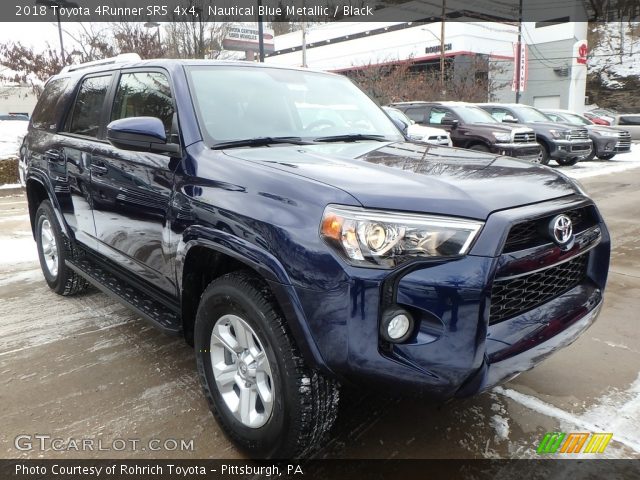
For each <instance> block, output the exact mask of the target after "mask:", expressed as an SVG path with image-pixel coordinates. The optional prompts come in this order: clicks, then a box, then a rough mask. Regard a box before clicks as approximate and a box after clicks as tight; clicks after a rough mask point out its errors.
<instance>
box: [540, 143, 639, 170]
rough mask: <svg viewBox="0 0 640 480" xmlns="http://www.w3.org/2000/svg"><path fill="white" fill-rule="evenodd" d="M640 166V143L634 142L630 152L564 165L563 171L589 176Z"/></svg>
mask: <svg viewBox="0 0 640 480" xmlns="http://www.w3.org/2000/svg"><path fill="white" fill-rule="evenodd" d="M552 163H553V162H552ZM638 167H640V143H633V144H632V145H631V151H630V152H628V153H622V154H619V155H616V156H615V157H613V158H612V159H611V160H599V159H594V160H591V161H589V162H578V163H576V164H575V165H573V166H571V167H562V168H561V171H562V173H566V174H567V175H569V176H570V177H572V178H587V177H596V176H598V175H608V174H610V173H619V172H624V171H625V170H630V169H632V168H638Z"/></svg>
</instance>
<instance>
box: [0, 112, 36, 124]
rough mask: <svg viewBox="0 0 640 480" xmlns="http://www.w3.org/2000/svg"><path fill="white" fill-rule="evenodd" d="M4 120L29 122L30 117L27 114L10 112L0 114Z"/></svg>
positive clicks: (0, 119)
mask: <svg viewBox="0 0 640 480" xmlns="http://www.w3.org/2000/svg"><path fill="white" fill-rule="evenodd" d="M2 120H5V121H18V122H28V121H29V117H28V116H27V115H22V114H14V113H9V114H2V115H0V121H2Z"/></svg>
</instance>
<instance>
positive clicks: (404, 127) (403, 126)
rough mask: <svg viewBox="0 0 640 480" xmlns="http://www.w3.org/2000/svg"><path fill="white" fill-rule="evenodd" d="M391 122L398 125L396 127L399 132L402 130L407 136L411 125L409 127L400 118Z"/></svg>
mask: <svg viewBox="0 0 640 480" xmlns="http://www.w3.org/2000/svg"><path fill="white" fill-rule="evenodd" d="M391 121H392V122H393V123H395V124H396V127H398V130H400V131H401V132H402V133H404V134H405V135H406V134H407V129H408V128H409V125H407V124H406V123H405V122H403V121H402V120H400V119H399V118H392V119H391Z"/></svg>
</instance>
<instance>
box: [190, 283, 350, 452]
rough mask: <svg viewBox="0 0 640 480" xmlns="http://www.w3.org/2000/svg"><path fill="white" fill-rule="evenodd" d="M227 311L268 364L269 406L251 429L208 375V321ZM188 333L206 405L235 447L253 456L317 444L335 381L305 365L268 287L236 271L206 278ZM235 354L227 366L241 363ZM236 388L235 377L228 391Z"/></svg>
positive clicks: (332, 411) (329, 421)
mask: <svg viewBox="0 0 640 480" xmlns="http://www.w3.org/2000/svg"><path fill="white" fill-rule="evenodd" d="M230 315H232V316H236V317H239V318H241V319H242V320H243V321H244V322H246V324H247V325H248V326H249V327H250V328H251V329H252V330H253V332H254V333H255V336H254V337H253V340H254V342H255V340H256V339H257V341H258V342H257V343H259V344H260V346H261V347H263V350H262V351H263V352H264V353H265V354H266V358H267V360H268V362H269V366H270V372H271V378H270V382H269V385H270V386H271V385H272V389H273V390H272V395H273V397H272V398H273V402H272V410H271V413H270V416H269V417H268V419H267V420H266V423H264V424H263V425H262V426H259V427H257V428H254V427H251V426H247V425H246V424H244V423H243V422H242V421H241V420H239V419H238V418H236V417H235V416H234V414H233V412H232V410H231V409H230V407H229V406H228V405H227V403H225V399H224V398H223V396H222V394H221V393H220V390H219V389H218V386H217V384H216V381H215V377H214V374H213V368H212V354H211V349H210V346H211V340H212V333H213V330H214V326H215V325H216V323H217V322H218V320H220V321H223V317H225V316H227V317H228V316H230ZM194 337H195V338H194V341H195V351H196V363H197V367H198V374H199V376H200V380H201V382H202V387H203V389H204V394H205V396H206V398H207V400H208V402H209V408H210V409H211V412H212V413H213V416H214V417H215V419H216V421H217V422H218V424H219V425H220V426H221V428H222V430H223V431H224V432H225V434H226V435H227V436H228V437H229V438H230V439H231V440H232V441H233V442H234V443H235V444H236V445H237V446H238V447H239V448H240V449H242V450H244V451H246V452H248V453H249V454H250V455H251V456H252V457H254V458H295V457H301V456H304V455H306V454H307V453H309V452H310V451H312V450H313V449H314V448H315V447H317V446H319V445H320V444H321V443H322V441H323V440H324V438H325V437H326V436H327V434H328V432H329V430H330V428H331V427H332V425H333V423H334V421H335V418H336V414H337V406H338V401H339V388H338V384H337V382H335V381H333V380H330V379H328V378H325V377H324V376H322V375H321V374H320V373H319V372H317V371H315V370H312V369H310V368H309V367H307V366H306V364H305V361H304V360H303V358H302V357H301V355H300V353H299V351H298V348H297V347H296V345H295V342H294V340H293V338H292V337H291V334H290V333H289V329H288V327H287V325H286V322H285V320H284V318H283V316H282V315H281V313H280V312H279V308H278V306H277V304H276V302H275V300H274V298H273V295H272V293H271V291H270V290H269V288H268V286H266V285H265V284H264V283H263V282H262V281H261V280H260V279H259V278H257V277H256V276H254V275H252V274H251V273H249V272H242V271H240V272H233V273H229V274H226V275H223V276H222V277H220V278H218V279H216V280H214V281H213V282H211V283H210V284H209V286H208V287H207V288H206V289H205V291H204V293H203V294H202V297H201V298H200V304H199V306H198V312H197V315H196V321H195V327H194ZM225 355H226V354H225ZM241 355H242V354H238V355H237V356H235V357H234V359H233V360H230V362H231V364H230V366H229V368H231V369H232V370H233V369H234V368H235V365H236V364H238V365H241V364H242V362H240V361H239V358H240V356H241ZM225 358H226V357H225ZM225 362H226V360H225ZM238 368H239V369H240V367H238ZM239 372H240V370H238V373H237V374H236V376H235V377H234V378H236V379H237V378H238V377H237V375H239V374H240V373H239ZM243 382H244V380H243ZM246 386H247V387H248V386H249V383H247V384H246ZM238 387H239V385H238V383H237V381H235V383H234V385H233V387H232V388H233V389H234V392H236V393H237V392H238V390H235V389H236V388H238ZM239 395H240V394H239V393H238V396H239ZM254 402H255V400H254ZM239 404H240V401H239V403H238V405H239ZM238 410H240V406H238Z"/></svg>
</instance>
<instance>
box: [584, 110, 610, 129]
mask: <svg viewBox="0 0 640 480" xmlns="http://www.w3.org/2000/svg"><path fill="white" fill-rule="evenodd" d="M586 113H588V114H589V115H594V116H595V117H597V118H599V119H600V120H602V121H604V122H607V125H613V120H614V118H615V117H616V115H618V112H616V111H615V110H611V109H609V108H594V109H593V110H589V111H588V112H586Z"/></svg>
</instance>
